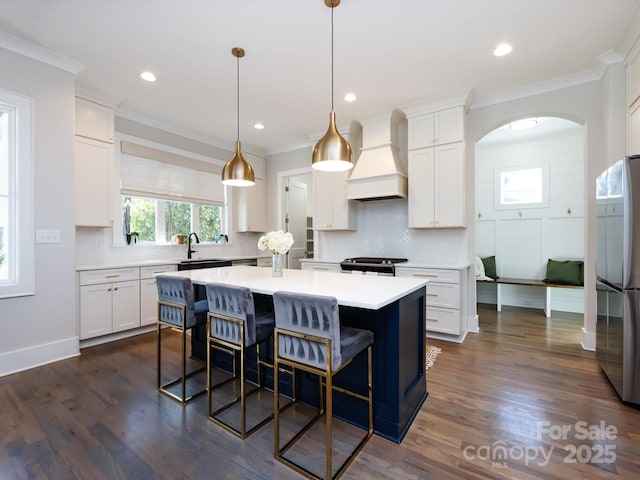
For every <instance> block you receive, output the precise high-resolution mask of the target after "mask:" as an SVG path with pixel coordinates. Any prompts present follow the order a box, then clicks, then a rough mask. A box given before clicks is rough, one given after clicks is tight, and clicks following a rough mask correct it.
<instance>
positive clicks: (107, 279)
mask: <svg viewBox="0 0 640 480" xmlns="http://www.w3.org/2000/svg"><path fill="white" fill-rule="evenodd" d="M139 278H140V277H139V268H138V267H130V268H107V269H100V270H86V271H82V272H80V285H95V284H97V283H113V282H124V281H127V280H138V279H139Z"/></svg>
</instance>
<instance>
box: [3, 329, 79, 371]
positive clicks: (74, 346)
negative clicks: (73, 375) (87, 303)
mask: <svg viewBox="0 0 640 480" xmlns="http://www.w3.org/2000/svg"><path fill="white" fill-rule="evenodd" d="M78 342H79V339H78V337H71V338H65V339H63V340H58V341H55V342H51V343H45V344H42V345H35V346H32V347H27V348H23V349H20V350H14V351H12V352H7V353H2V354H0V377H3V376H5V375H11V374H12V373H18V372H22V371H24V370H29V369H31V368H35V367H39V366H41V365H46V364H47V363H52V362H57V361H58V360H64V359H65V358H71V357H77V356H78V355H80V350H79V343H78Z"/></svg>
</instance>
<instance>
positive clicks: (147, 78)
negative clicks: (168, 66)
mask: <svg viewBox="0 0 640 480" xmlns="http://www.w3.org/2000/svg"><path fill="white" fill-rule="evenodd" d="M140 78H141V79H143V80H145V81H147V82H155V81H156V76H155V75H154V74H153V72H142V73H141V74H140Z"/></svg>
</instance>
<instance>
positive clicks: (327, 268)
mask: <svg viewBox="0 0 640 480" xmlns="http://www.w3.org/2000/svg"><path fill="white" fill-rule="evenodd" d="M300 268H301V269H302V270H310V271H314V272H340V271H342V269H341V268H340V264H339V263H318V262H313V263H311V262H302V263H301V267H300Z"/></svg>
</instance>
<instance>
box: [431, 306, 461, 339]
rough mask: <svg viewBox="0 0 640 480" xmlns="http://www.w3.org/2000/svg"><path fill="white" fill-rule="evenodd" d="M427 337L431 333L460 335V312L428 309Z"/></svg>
mask: <svg viewBox="0 0 640 480" xmlns="http://www.w3.org/2000/svg"><path fill="white" fill-rule="evenodd" d="M426 325H427V327H426V328H427V335H429V332H430V331H431V332H440V333H450V334H452V335H459V334H460V310H454V309H451V308H440V307H427V322H426Z"/></svg>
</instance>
